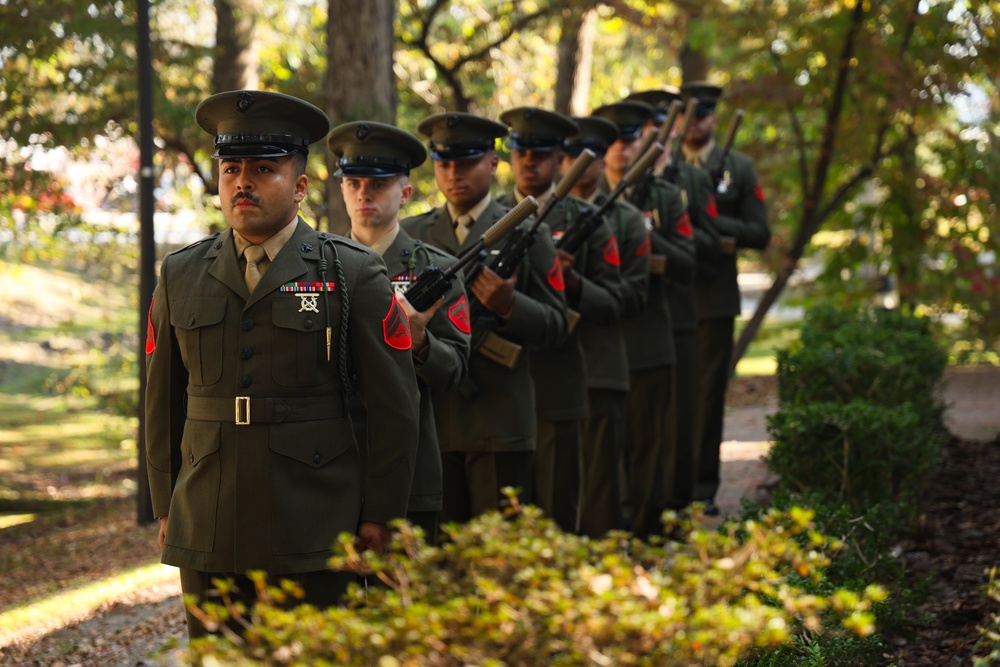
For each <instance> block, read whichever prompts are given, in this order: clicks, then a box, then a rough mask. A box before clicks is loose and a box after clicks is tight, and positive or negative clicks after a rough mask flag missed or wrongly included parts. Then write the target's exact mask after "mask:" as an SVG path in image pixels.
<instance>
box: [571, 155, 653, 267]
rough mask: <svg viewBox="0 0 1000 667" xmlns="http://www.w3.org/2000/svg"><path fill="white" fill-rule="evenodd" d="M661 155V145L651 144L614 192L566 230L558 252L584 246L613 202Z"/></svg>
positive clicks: (574, 249) (649, 169) (574, 252)
mask: <svg viewBox="0 0 1000 667" xmlns="http://www.w3.org/2000/svg"><path fill="white" fill-rule="evenodd" d="M662 154H663V144H661V143H660V142H659V141H656V142H653V145H652V146H650V147H649V150H647V151H646V152H645V153H644V154H643V155H642V156H641V157H640V158H639V159H638V160H637V161H636V163H635V164H634V165H632V167H631V168H629V170H628V171H627V172H625V176H624V177H623V178H622V180H620V181H618V185H616V186H615V188H614V190H612V191H611V192H610V194H608V196H607V198H605V200H604V201H603V202H602V203H601V205H600V206H598V207H597V208H595V209H591V210H589V211H588V212H587V213H586V214H585V215H583V216H582V217H581V218H580V219H579V220H577V221H576V224H574V225H573V226H572V227H570V228H569V229H568V230H566V233H565V234H563V235H562V237H561V238H560V239H559V240H558V241H556V248H557V249H559V250H565V251H566V252H568V253H571V254H576V252H577V250H579V249H580V246H582V245H583V244H584V242H585V241H586V240H587V238H589V237H590V235H591V234H592V233H594V230H596V229H597V228H598V227H600V225H601V221H602V220H603V217H602V216H603V215H604V212H605V211H607V210H608V209H609V208H611V205H612V204H614V203H615V200H616V199H617V198H618V197H619V196H620V195H621V193H623V192H625V189H626V188H628V187H630V186H632V185H634V184H635V183H636V182H637V181H638V180H639V179H640V178H641V177H642V176H644V175H645V174H647V173H649V172H650V171H651V168H652V166H653V163H654V162H656V160H657V158H659V157H660V155H662Z"/></svg>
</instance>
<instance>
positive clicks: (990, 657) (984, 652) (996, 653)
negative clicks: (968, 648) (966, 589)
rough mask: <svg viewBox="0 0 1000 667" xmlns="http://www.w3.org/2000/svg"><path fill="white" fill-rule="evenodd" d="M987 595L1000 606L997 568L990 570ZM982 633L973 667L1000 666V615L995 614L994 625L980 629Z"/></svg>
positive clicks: (999, 582)
mask: <svg viewBox="0 0 1000 667" xmlns="http://www.w3.org/2000/svg"><path fill="white" fill-rule="evenodd" d="M986 594H987V595H988V596H989V597H990V598H991V599H992V600H994V601H995V602H997V604H1000V580H998V579H997V568H996V567H993V569H992V570H990V581H989V583H988V584H987V585H986ZM980 632H981V633H982V636H981V637H980V639H979V643H978V644H977V645H976V655H975V656H974V657H973V659H972V664H973V667H991V666H995V665H1000V615H998V614H993V620H992V623H990V624H989V626H988V627H985V628H980Z"/></svg>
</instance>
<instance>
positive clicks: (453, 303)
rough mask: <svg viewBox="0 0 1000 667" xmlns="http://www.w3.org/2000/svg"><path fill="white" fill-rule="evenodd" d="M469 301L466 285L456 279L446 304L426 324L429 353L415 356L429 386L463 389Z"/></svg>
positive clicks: (421, 374) (467, 347) (419, 375)
mask: <svg viewBox="0 0 1000 667" xmlns="http://www.w3.org/2000/svg"><path fill="white" fill-rule="evenodd" d="M469 315H470V312H469V301H468V299H467V298H466V296H465V283H463V282H462V279H461V277H460V276H456V278H455V280H454V281H453V282H452V284H451V289H449V290H448V293H447V294H445V297H444V303H442V304H441V307H440V308H439V309H438V311H437V312H436V313H434V317H432V318H431V321H430V322H428V325H427V343H428V344H427V353H426V355H425V356H424V357H423V358H422V359H420V358H417V357H416V356H414V357H413V367H414V370H416V372H417V377H418V378H420V379H421V380H422V381H423V382H424V383H426V384H427V386H428V387H430V388H431V389H433V390H435V391H452V390H454V389H457V388H458V387H459V386H461V384H462V381H463V380H464V379H465V374H466V373H467V372H468V370H469V337H470V336H469V334H470V331H471V328H470V318H469Z"/></svg>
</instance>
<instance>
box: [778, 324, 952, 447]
mask: <svg viewBox="0 0 1000 667" xmlns="http://www.w3.org/2000/svg"><path fill="white" fill-rule="evenodd" d="M777 360H778V398H779V401H780V403H781V405H782V406H786V405H792V406H795V405H806V404H809V403H815V402H834V403H848V402H850V401H858V400H865V401H868V402H870V403H873V404H876V405H882V406H889V407H894V406H897V405H900V404H902V403H906V402H908V403H910V404H911V405H912V409H913V410H915V411H916V412H918V413H919V414H920V416H921V418H922V419H924V420H925V423H926V425H927V426H928V427H929V428H943V427H942V423H943V422H942V416H943V413H944V406H943V405H942V404H941V403H940V401H939V400H937V398H936V397H935V392H934V390H935V386H936V385H937V383H938V381H939V380H940V379H941V376H942V374H943V373H944V369H945V367H946V365H947V354H946V353H945V352H944V351H943V350H942V349H941V348H940V346H939V345H938V344H937V342H936V341H935V339H934V337H933V335H932V333H931V330H930V325H929V323H928V321H927V320H925V319H920V318H917V317H913V316H909V315H906V314H903V313H899V312H894V311H884V310H874V309H862V310H858V311H855V312H844V311H837V310H834V309H831V308H817V309H816V310H814V311H811V312H810V313H809V314H808V315H807V316H806V320H805V323H804V325H803V328H802V336H801V338H800V340H799V341H798V342H797V343H796V344H794V345H793V346H791V347H790V348H789V349H788V350H782V351H780V352H778V354H777Z"/></svg>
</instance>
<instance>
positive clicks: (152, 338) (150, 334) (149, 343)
mask: <svg viewBox="0 0 1000 667" xmlns="http://www.w3.org/2000/svg"><path fill="white" fill-rule="evenodd" d="M155 349H156V332H155V331H153V300H152V299H150V300H149V313H148V314H147V315H146V354H152V353H153V350H155Z"/></svg>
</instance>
